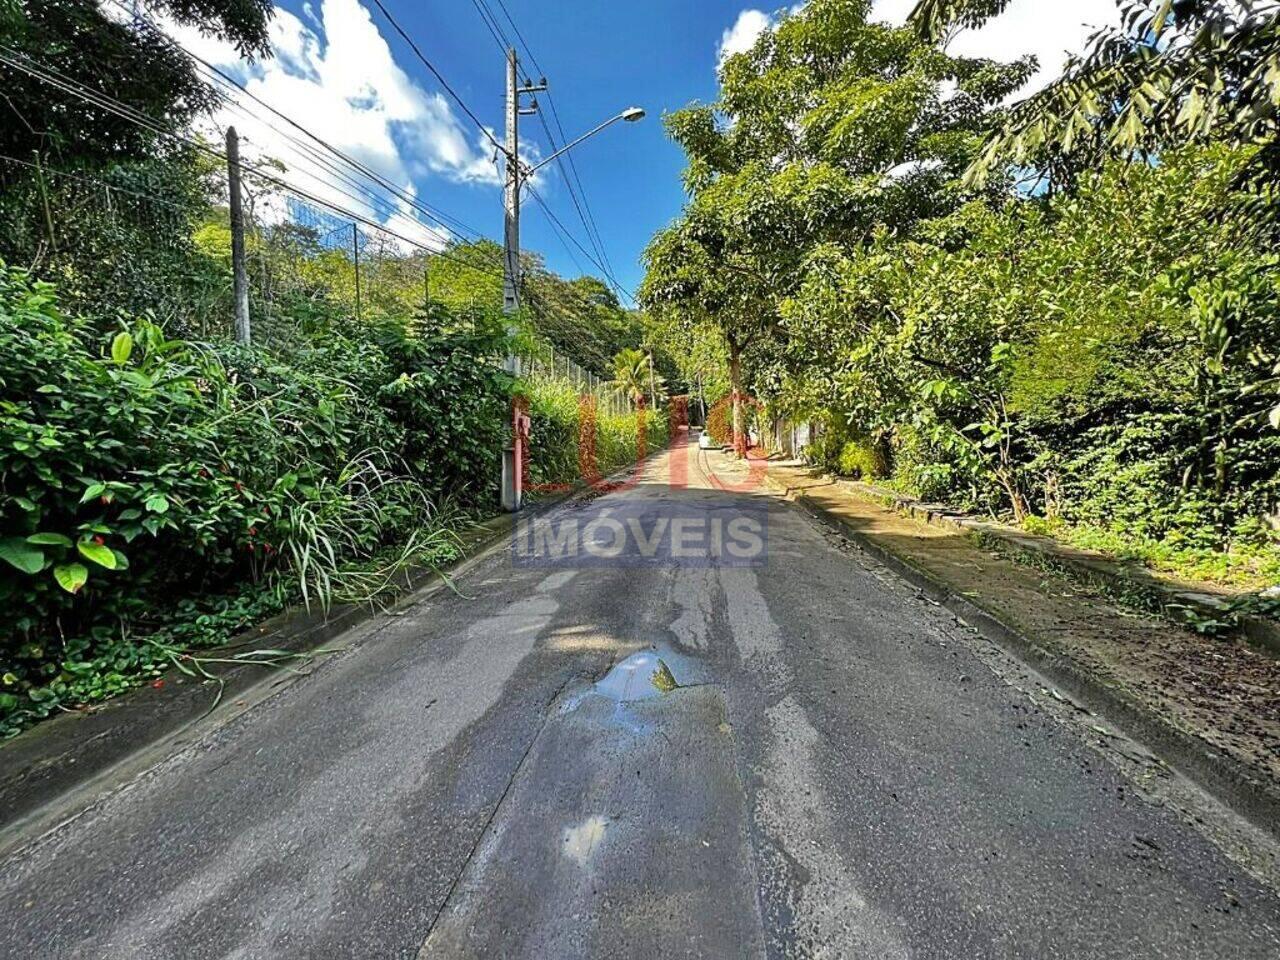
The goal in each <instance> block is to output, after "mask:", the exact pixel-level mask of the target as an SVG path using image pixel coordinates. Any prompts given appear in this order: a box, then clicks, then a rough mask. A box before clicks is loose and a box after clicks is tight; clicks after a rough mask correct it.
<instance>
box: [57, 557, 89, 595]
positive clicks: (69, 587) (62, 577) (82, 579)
mask: <svg viewBox="0 0 1280 960" xmlns="http://www.w3.org/2000/svg"><path fill="white" fill-rule="evenodd" d="M53 578H54V579H55V580H57V581H58V586H60V587H61V588H62V589H63V590H65V591H67V593H79V592H80V590H81V588H82V587H83V586H84V585H85V584H86V583H87V582H88V580H89V569H88V567H86V566H85V565H84V564H83V563H61V564H59V565H58V566H56V567H54V568H53Z"/></svg>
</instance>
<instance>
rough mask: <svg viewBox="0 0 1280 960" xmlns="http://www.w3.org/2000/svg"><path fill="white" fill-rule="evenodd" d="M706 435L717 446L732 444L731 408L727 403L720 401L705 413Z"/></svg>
mask: <svg viewBox="0 0 1280 960" xmlns="http://www.w3.org/2000/svg"><path fill="white" fill-rule="evenodd" d="M707 434H708V435H709V436H710V437H711V439H712V441H713V442H714V443H716V444H717V445H718V446H721V447H727V446H730V445H731V444H732V443H733V407H732V406H731V405H730V404H729V403H726V402H723V401H722V402H720V403H717V404H716V405H715V406H713V407H712V408H711V409H710V410H708V411H707Z"/></svg>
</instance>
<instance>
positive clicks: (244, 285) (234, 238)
mask: <svg viewBox="0 0 1280 960" xmlns="http://www.w3.org/2000/svg"><path fill="white" fill-rule="evenodd" d="M227 186H228V188H229V192H230V199H231V291H232V295H233V298H234V299H235V308H236V342H238V343H242V344H244V345H246V346H248V344H249V343H250V341H251V334H250V330H249V272H248V269H247V268H246V267H245V250H244V199H243V197H242V196H241V192H240V137H239V136H237V135H236V128H235V127H227Z"/></svg>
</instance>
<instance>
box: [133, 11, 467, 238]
mask: <svg viewBox="0 0 1280 960" xmlns="http://www.w3.org/2000/svg"><path fill="white" fill-rule="evenodd" d="M111 2H112V3H113V4H114V5H115V6H117V7H119V8H120V9H121V10H122V11H124V12H125V13H126V14H132V15H133V16H134V23H136V24H141V25H143V26H145V27H146V28H147V29H148V30H149V31H150V32H151V33H152V34H153V35H154V36H155V37H157V38H158V39H160V40H162V41H164V42H165V43H167V44H168V45H169V46H170V47H171V48H173V49H174V50H176V51H178V52H179V53H181V54H183V55H184V56H185V57H187V58H188V59H189V60H191V61H192V62H193V63H195V64H197V65H198V66H199V67H203V68H204V70H205V71H206V76H207V79H211V80H213V81H214V83H215V84H218V83H221V84H222V85H223V86H225V87H231V88H233V89H235V90H236V91H237V92H238V93H240V94H243V95H244V96H246V97H248V98H249V99H250V100H252V101H253V102H254V103H256V104H258V105H260V106H261V107H263V108H264V109H265V110H267V111H268V112H270V113H271V114H272V116H275V117H278V118H279V119H280V120H283V121H284V122H285V123H287V124H288V125H289V126H290V127H292V128H293V129H295V130H297V131H298V132H300V133H302V134H303V135H304V136H306V137H307V138H308V139H309V140H311V141H313V142H314V143H316V144H318V145H319V146H320V147H321V148H323V149H324V150H325V151H327V152H329V153H331V154H333V155H334V156H335V157H337V158H338V159H339V160H341V161H342V162H343V163H346V164H347V165H349V166H351V167H352V168H354V169H355V170H356V171H358V172H359V173H360V174H361V175H363V176H365V177H367V178H368V179H370V180H372V181H374V182H375V183H377V184H379V185H380V186H381V187H383V188H384V189H386V190H388V191H390V192H391V193H392V194H393V195H394V196H396V197H397V198H398V199H400V200H402V201H403V202H405V203H407V204H409V205H410V206H411V207H413V208H414V209H416V210H418V211H419V212H420V213H422V214H424V215H425V216H427V217H430V218H431V219H434V220H436V221H438V222H439V223H440V224H441V226H443V227H445V229H447V230H452V229H454V228H455V227H456V228H458V229H461V230H462V231H463V232H464V233H470V234H471V235H473V236H476V237H482V236H484V234H483V232H482V231H480V230H477V229H476V228H475V227H472V226H470V225H469V224H467V223H465V222H464V221H462V220H459V219H458V218H457V217H454V216H452V215H450V214H448V213H446V212H445V211H443V210H440V209H439V208H436V207H433V206H432V205H431V204H429V203H427V202H426V201H423V200H421V199H420V198H418V197H417V196H416V195H414V194H411V193H409V192H408V191H407V190H405V189H403V188H402V187H400V186H399V185H397V184H395V183H394V182H392V181H391V180H389V179H388V178H387V177H384V176H383V175H381V174H379V173H378V172H377V171H375V170H373V169H372V168H370V167H369V166H368V165H366V164H364V163H362V162H361V161H359V160H357V159H355V158H354V157H351V156H349V155H348V154H346V153H344V152H343V151H342V150H340V149H338V148H337V147H335V146H334V145H333V144H331V143H329V142H328V141H327V140H325V139H324V138H322V137H320V136H319V135H317V134H315V133H313V132H312V131H310V130H308V129H307V128H306V127H304V126H302V125H301V124H300V123H298V122H297V121H296V120H294V119H293V118H292V117H290V116H288V115H287V114H285V113H283V112H281V111H280V110H278V109H276V108H275V107H274V106H272V105H271V104H270V103H267V102H266V101H265V100H263V99H262V98H261V97H259V96H257V95H256V94H254V93H253V92H252V91H250V90H249V89H248V88H247V87H245V85H244V84H242V83H240V82H239V81H238V80H236V79H235V78H234V77H232V76H230V75H229V74H228V73H226V72H225V71H224V70H222V69H221V68H219V67H217V66H216V65H214V64H212V63H210V62H209V61H208V60H206V59H204V58H203V57H201V56H200V55H198V54H197V53H195V52H194V51H192V50H189V49H188V48H186V47H184V46H183V45H182V44H180V43H179V42H178V41H177V40H175V39H174V38H173V37H171V36H169V35H168V34H167V33H165V32H164V31H163V30H162V29H161V28H160V26H159V25H158V24H156V23H155V21H153V20H151V19H150V18H148V17H144V16H143V15H142V14H141V13H135V12H134V11H131V10H130V8H129V7H128V6H126V5H125V4H124V3H123V2H122V0H111ZM218 94H219V98H220V99H221V100H222V101H223V102H224V103H226V104H227V105H228V106H232V107H235V108H238V109H240V110H241V111H242V113H244V115H245V116H248V117H249V118H250V119H253V120H255V121H256V122H258V123H262V124H263V125H264V126H266V127H268V128H269V129H271V130H272V131H273V132H275V133H276V134H277V135H279V136H280V137H281V138H282V139H284V140H286V141H287V142H289V143H290V144H292V145H293V146H295V147H297V148H298V149H299V150H302V151H303V152H304V153H306V154H307V155H309V156H311V157H313V158H315V159H316V160H317V161H319V162H321V163H322V164H324V165H325V166H327V167H328V168H329V169H330V170H332V171H333V172H334V173H335V174H337V175H339V176H343V177H344V179H346V180H347V182H348V183H351V184H352V185H353V186H356V187H357V189H362V190H367V188H365V187H363V186H361V185H359V184H356V183H355V182H354V181H353V180H352V179H351V178H350V177H348V176H347V175H346V174H345V173H343V172H339V171H338V169H337V168H336V167H335V166H334V165H333V164H332V163H330V162H328V161H327V160H326V159H324V158H321V157H320V155H319V153H318V152H317V151H316V150H315V149H314V148H312V147H310V146H309V145H307V144H303V143H301V142H300V141H299V140H298V139H297V138H296V137H292V136H290V135H289V134H287V133H285V132H284V131H282V130H280V129H279V128H278V127H276V126H274V125H273V124H272V123H270V121H267V120H264V119H263V118H262V117H260V116H258V115H256V114H253V113H252V112H250V111H248V110H247V108H246V107H245V106H244V105H243V104H240V103H237V102H236V100H235V98H234V97H230V96H228V95H227V94H226V93H225V92H224V91H223V90H218ZM371 195H372V194H371Z"/></svg>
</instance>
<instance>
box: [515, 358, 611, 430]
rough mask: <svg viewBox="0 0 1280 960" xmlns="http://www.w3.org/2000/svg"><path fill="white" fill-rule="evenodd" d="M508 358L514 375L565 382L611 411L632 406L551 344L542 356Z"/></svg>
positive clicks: (607, 382)
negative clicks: (511, 360)
mask: <svg viewBox="0 0 1280 960" xmlns="http://www.w3.org/2000/svg"><path fill="white" fill-rule="evenodd" d="M512 359H513V369H512V372H513V373H515V375H516V376H518V377H524V378H526V379H529V380H541V381H544V382H554V383H561V384H565V385H568V386H570V387H572V388H573V389H574V390H576V391H577V392H578V393H579V394H583V395H591V396H594V397H595V398H596V403H597V405H598V406H599V408H600V409H601V410H607V411H608V412H609V413H612V414H622V413H627V412H629V411H630V410H631V409H632V405H631V401H630V400H629V399H628V398H627V397H625V396H624V395H623V394H622V393H621V391H619V390H618V389H617V388H616V387H614V386H613V384H612V383H611V382H610V381H608V380H604V379H602V378H601V377H598V376H597V375H596V374H594V373H592V372H591V371H590V370H584V369H583V368H582V367H580V366H578V365H577V364H576V363H574V362H573V361H572V360H570V359H569V358H568V357H566V356H562V355H557V354H556V352H555V349H554V348H552V349H551V350H550V351H549V352H548V353H546V354H545V355H542V356H537V355H533V356H517V357H513V358H512Z"/></svg>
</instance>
